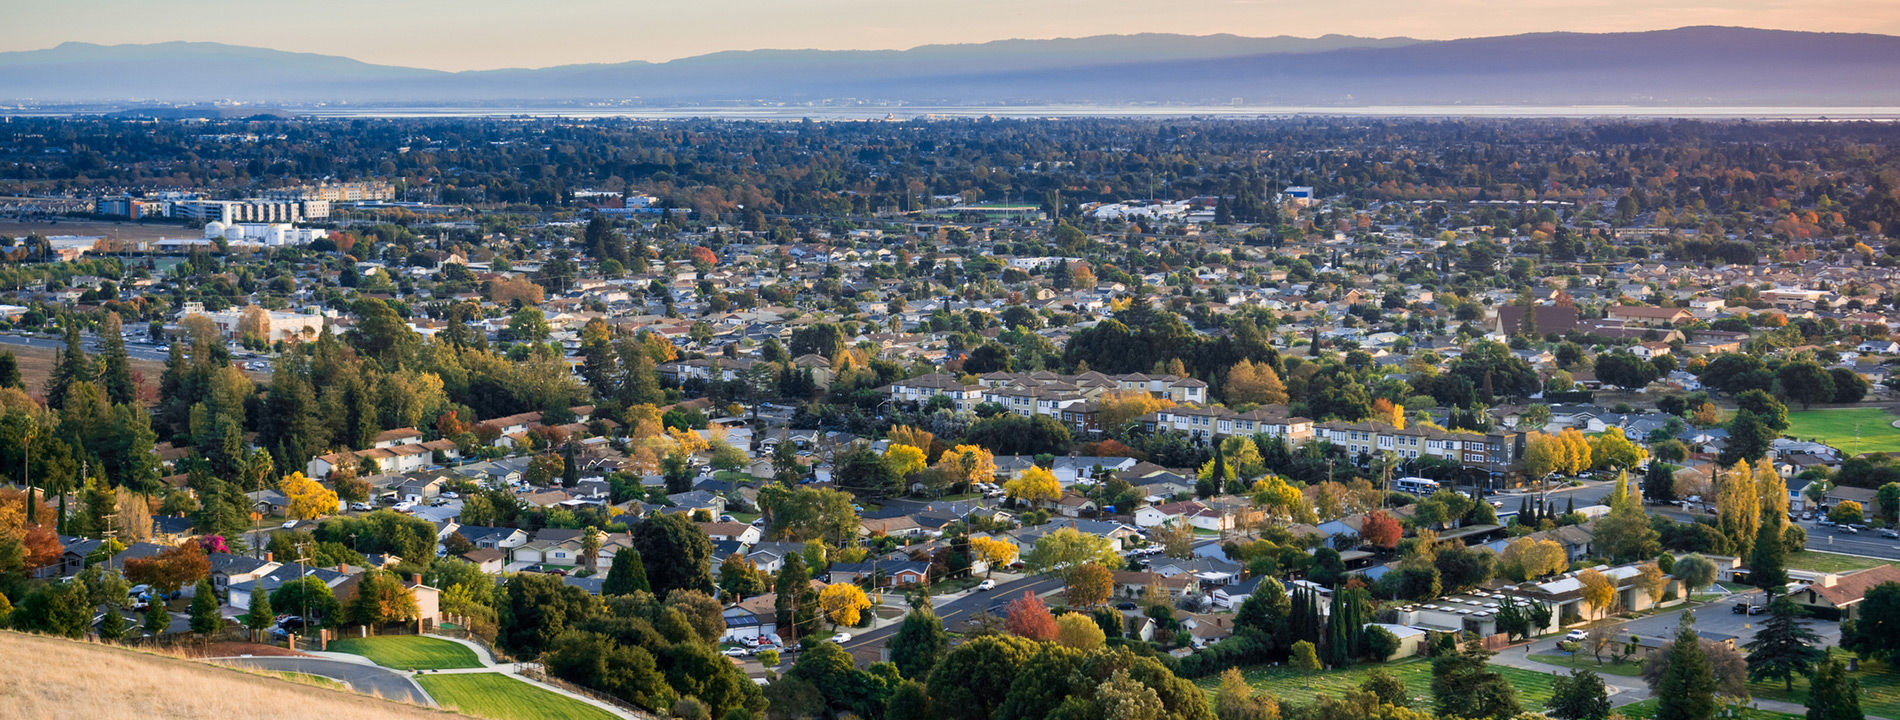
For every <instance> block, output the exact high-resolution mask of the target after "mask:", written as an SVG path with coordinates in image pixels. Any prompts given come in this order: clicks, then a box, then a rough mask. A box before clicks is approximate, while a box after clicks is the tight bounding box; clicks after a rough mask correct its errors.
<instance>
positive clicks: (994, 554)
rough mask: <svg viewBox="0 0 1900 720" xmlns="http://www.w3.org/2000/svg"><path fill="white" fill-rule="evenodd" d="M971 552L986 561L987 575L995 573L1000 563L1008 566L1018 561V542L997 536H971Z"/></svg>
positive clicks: (985, 572) (985, 573)
mask: <svg viewBox="0 0 1900 720" xmlns="http://www.w3.org/2000/svg"><path fill="white" fill-rule="evenodd" d="M970 552H971V553H974V554H975V555H976V557H978V558H980V559H982V560H983V562H984V563H986V568H985V571H984V575H985V576H988V575H990V574H993V573H995V572H996V567H997V566H999V565H1002V566H1008V565H1009V564H1010V563H1013V562H1016V553H1017V550H1016V544H1015V543H1012V542H1010V541H1008V540H1001V539H998V538H995V537H990V536H981V537H973V538H970Z"/></svg>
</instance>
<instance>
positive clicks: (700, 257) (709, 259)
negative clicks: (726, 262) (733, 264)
mask: <svg viewBox="0 0 1900 720" xmlns="http://www.w3.org/2000/svg"><path fill="white" fill-rule="evenodd" d="M692 255H693V264H695V265H717V264H718V263H719V256H717V255H714V254H713V251H711V250H708V249H706V248H703V247H695V248H693V250H692Z"/></svg>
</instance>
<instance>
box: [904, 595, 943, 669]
mask: <svg viewBox="0 0 1900 720" xmlns="http://www.w3.org/2000/svg"><path fill="white" fill-rule="evenodd" d="M949 648H950V635H949V633H948V632H945V631H944V629H943V621H942V620H940V619H938V618H937V614H936V613H935V612H933V611H931V609H930V605H929V604H928V603H925V604H924V605H922V606H919V607H917V608H915V609H912V610H911V611H910V613H909V614H907V615H905V616H904V624H903V626H902V627H899V628H898V629H897V634H896V635H894V636H892V637H891V642H890V653H891V662H892V663H895V664H896V665H897V670H898V672H900V673H903V675H904V677H907V678H911V679H918V678H927V677H930V670H931V669H932V668H934V667H936V665H937V659H938V658H940V657H943V654H944V652H945V651H947V650H948V649H949Z"/></svg>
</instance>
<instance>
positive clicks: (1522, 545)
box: [1498, 537, 1570, 582]
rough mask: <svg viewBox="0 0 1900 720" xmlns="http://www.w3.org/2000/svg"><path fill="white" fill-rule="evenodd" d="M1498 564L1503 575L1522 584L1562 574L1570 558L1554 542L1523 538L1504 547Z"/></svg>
mask: <svg viewBox="0 0 1900 720" xmlns="http://www.w3.org/2000/svg"><path fill="white" fill-rule="evenodd" d="M1498 564H1499V568H1500V569H1501V570H1503V571H1504V574H1506V575H1509V576H1510V577H1511V578H1512V579H1513V580H1517V581H1520V582H1522V581H1526V580H1533V579H1536V578H1541V577H1545V576H1547V575H1553V574H1556V573H1558V572H1562V571H1563V569H1564V568H1567V567H1570V556H1569V554H1568V553H1566V552H1565V551H1564V547H1563V546H1562V545H1559V544H1557V542H1556V541H1554V540H1537V539H1534V538H1528V537H1523V538H1518V539H1516V540H1512V541H1511V542H1510V544H1508V545H1505V546H1504V552H1502V553H1500V554H1499V555H1498Z"/></svg>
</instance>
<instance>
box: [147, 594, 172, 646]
mask: <svg viewBox="0 0 1900 720" xmlns="http://www.w3.org/2000/svg"><path fill="white" fill-rule="evenodd" d="M171 624H172V616H171V613H168V612H165V601H164V600H161V599H159V598H156V597H154V598H152V604H151V605H150V606H147V607H146V608H145V620H144V622H143V623H141V624H140V627H141V628H143V629H144V630H145V634H147V635H150V636H152V637H158V636H159V635H161V634H164V632H165V630H166V628H169V627H171Z"/></svg>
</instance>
